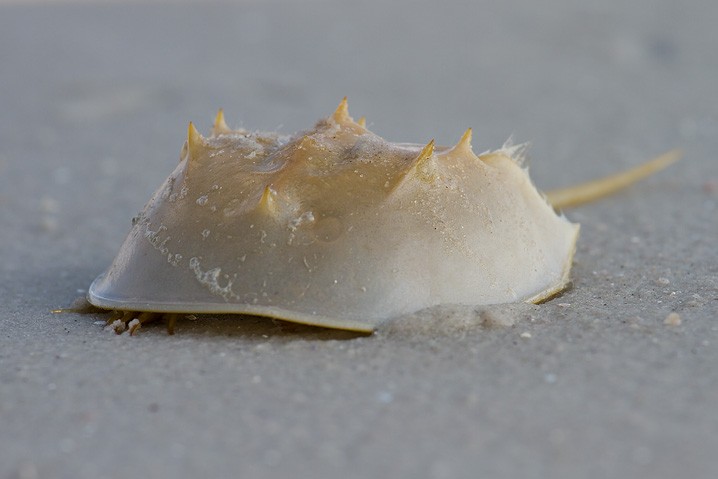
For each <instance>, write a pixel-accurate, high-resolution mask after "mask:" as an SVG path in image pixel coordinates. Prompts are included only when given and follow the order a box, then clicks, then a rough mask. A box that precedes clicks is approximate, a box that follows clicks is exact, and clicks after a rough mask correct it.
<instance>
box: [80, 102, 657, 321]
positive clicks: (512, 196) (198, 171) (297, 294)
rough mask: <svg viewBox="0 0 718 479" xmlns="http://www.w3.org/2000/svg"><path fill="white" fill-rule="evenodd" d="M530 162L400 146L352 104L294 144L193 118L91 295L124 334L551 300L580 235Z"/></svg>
mask: <svg viewBox="0 0 718 479" xmlns="http://www.w3.org/2000/svg"><path fill="white" fill-rule="evenodd" d="M522 155H523V149H522V148H520V147H512V146H505V147H503V148H501V149H499V150H495V151H489V152H486V153H483V154H481V155H478V156H477V155H475V154H474V152H473V151H472V147H471V129H469V130H467V131H466V132H465V133H464V134H463V136H462V137H461V139H460V140H459V141H458V143H457V144H456V145H454V146H452V147H443V146H437V145H435V143H434V141H433V140H432V141H430V142H429V143H428V144H425V145H419V144H406V143H390V142H388V141H386V140H384V139H382V138H381V137H379V136H378V135H376V134H374V133H372V132H371V131H369V130H368V129H367V128H366V123H365V121H364V119H360V120H359V121H354V120H353V119H352V118H351V117H350V116H349V113H348V110H347V102H346V98H345V99H344V100H343V101H342V102H341V104H340V105H339V107H338V108H337V110H336V111H335V112H334V113H333V114H332V115H331V116H329V117H328V118H326V119H323V120H320V121H319V122H318V123H317V124H316V125H315V126H314V128H312V129H311V130H308V131H305V132H301V133H298V134H296V135H293V136H281V135H279V134H277V133H260V132H249V131H245V130H232V129H230V128H229V127H228V126H227V124H226V122H225V120H224V115H223V112H222V110H220V111H219V113H218V115H217V118H216V120H215V123H214V127H213V130H212V133H211V135H210V136H209V137H204V136H202V135H201V134H200V133H199V132H198V131H197V129H196V128H195V127H194V125H193V124H192V123H190V124H189V128H188V135H187V140H186V142H185V144H184V146H183V148H182V152H181V157H180V162H179V164H178V166H177V167H176V169H175V170H174V172H173V173H172V174H171V175H170V176H169V178H167V180H166V181H165V182H164V183H163V184H162V185H161V186H160V188H159V189H158V190H157V191H156V192H155V194H154V195H153V196H152V198H151V199H150V201H149V202H148V203H147V205H146V206H145V208H144V210H143V211H142V212H141V213H140V214H139V215H138V216H137V217H136V218H134V220H133V226H132V229H131V231H130V233H129V235H128V237H127V239H126V240H125V242H124V244H123V245H122V247H121V249H120V251H119V253H118V255H117V257H116V258H115V260H114V261H113V263H112V264H111V266H110V267H109V269H108V270H107V271H105V272H104V273H103V274H101V275H100V276H99V277H98V278H97V279H96V280H95V281H94V282H93V283H92V285H91V287H90V289H89V291H88V295H87V297H88V301H89V302H90V303H91V304H92V305H94V306H96V307H99V308H103V309H109V310H114V311H116V313H115V316H113V319H112V320H113V321H115V325H116V327H117V328H119V329H120V331H121V330H124V327H125V325H128V326H129V327H130V331H131V332H134V330H135V329H136V328H137V327H139V326H140V325H141V324H142V323H143V322H145V321H147V320H149V319H152V318H154V317H156V315H157V314H158V313H159V314H165V315H167V317H168V318H169V319H170V324H171V323H172V322H173V321H174V318H175V317H176V315H177V314H181V313H242V314H251V315H259V316H269V317H273V318H277V319H282V320H286V321H293V322H298V323H304V324H310V325H318V326H324V327H329V328H340V329H346V330H354V331H362V332H371V331H373V330H374V329H375V328H376V326H377V325H379V324H381V323H383V322H385V321H388V320H390V319H391V318H394V317H397V316H401V315H404V314H408V313H412V312H415V311H418V310H421V309H423V308H427V307H431V306H435V305H439V304H472V305H485V304H496V303H506V302H515V301H528V302H534V303H536V302H540V301H543V300H546V299H547V298H549V297H551V296H552V295H555V294H556V293H558V292H560V291H562V290H563V289H564V288H565V287H566V285H567V284H568V281H569V272H570V269H571V263H572V258H573V254H574V250H575V246H576V240H577V237H578V233H579V226H578V225H577V224H574V223H571V222H570V221H568V220H567V219H566V218H565V217H564V216H562V215H559V214H557V213H556V212H555V211H554V209H553V207H552V205H551V204H550V203H549V201H547V199H546V197H545V196H543V195H542V194H541V193H539V191H538V190H537V189H536V188H535V187H534V185H533V184H532V183H531V180H530V179H529V176H528V172H527V169H526V168H524V167H523V157H522ZM643 174H644V175H645V171H644V173H643ZM613 184H614V185H615V181H614V182H613ZM599 189H600V188H599ZM603 190H604V191H605V190H606V185H604V187H603ZM581 191H584V192H585V188H584V189H583V190H581ZM563 193H564V196H565V197H564V198H563V199H560V198H559V199H556V200H555V203H559V204H563V203H561V201H564V202H565V203H566V202H567V201H568V202H570V201H569V200H571V199H572V198H574V199H575V198H576V192H575V191H574V192H573V193H572V192H571V191H568V192H563ZM138 315H139V316H138Z"/></svg>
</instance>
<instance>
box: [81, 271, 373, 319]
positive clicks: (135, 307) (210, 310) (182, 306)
mask: <svg viewBox="0 0 718 479" xmlns="http://www.w3.org/2000/svg"><path fill="white" fill-rule="evenodd" d="M104 276H105V275H104V273H103V274H101V275H100V276H98V277H97V278H96V279H95V281H93V282H92V284H91V285H90V288H89V289H88V291H87V300H88V301H89V302H90V304H92V305H93V306H96V307H98V308H101V309H109V310H121V311H142V312H151V313H178V314H247V315H252V316H261V317H265V318H273V319H279V320H283V321H290V322H294V323H299V324H305V325H308V326H319V327H324V328H332V329H342V330H346V331H355V332H359V333H373V332H374V331H376V326H375V325H373V324H371V323H369V322H363V321H356V320H351V319H337V318H332V317H329V316H321V315H313V314H305V313H298V312H296V311H291V310H288V309H284V308H277V307H273V306H252V305H250V304H243V303H181V302H172V303H166V302H147V301H138V302H132V301H119V300H116V299H110V298H107V297H104V296H101V295H98V294H97V293H96V291H95V288H96V285H97V284H98V283H99V282H100V281H101V280H102V278H104Z"/></svg>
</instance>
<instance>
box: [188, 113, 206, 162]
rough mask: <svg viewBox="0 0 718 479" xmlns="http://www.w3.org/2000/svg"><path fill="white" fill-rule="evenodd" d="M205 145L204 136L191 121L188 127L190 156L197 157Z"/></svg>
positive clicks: (191, 157)
mask: <svg viewBox="0 0 718 479" xmlns="http://www.w3.org/2000/svg"><path fill="white" fill-rule="evenodd" d="M204 145H205V140H204V137H203V136H202V134H201V133H200V132H199V131H197V128H196V127H195V126H194V123H192V122H191V121H190V122H189V126H188V127H187V153H188V154H189V158H190V159H196V158H197V156H198V154H199V152H200V151H201V148H202V147H203V146H204Z"/></svg>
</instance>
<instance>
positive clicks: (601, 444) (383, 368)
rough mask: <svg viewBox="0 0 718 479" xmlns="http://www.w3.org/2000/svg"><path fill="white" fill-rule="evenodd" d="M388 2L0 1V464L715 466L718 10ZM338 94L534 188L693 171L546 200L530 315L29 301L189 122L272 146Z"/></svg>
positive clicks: (599, 473) (112, 245) (83, 263)
mask: <svg viewBox="0 0 718 479" xmlns="http://www.w3.org/2000/svg"><path fill="white" fill-rule="evenodd" d="M15 3H17V2H15ZM35 3H36V2H35ZM385 3H388V2H385ZM385 3H381V2H374V1H364V2H345V3H340V2H326V3H325V2H279V1H275V2H241V3H236V4H231V3H225V4H218V5H211V6H206V5H205V6H202V7H199V6H193V5H191V4H174V3H167V4H161V5H156V4H152V5H145V4H141V3H139V4H128V5H124V6H122V5H93V4H90V3H86V2H85V3H82V4H79V5H70V4H67V5H60V4H58V2H53V5H52V6H47V5H45V6H42V5H36V4H33V5H2V6H0V225H2V227H0V246H2V248H0V285H1V286H2V287H1V288H0V326H1V328H2V329H1V331H0V477H2V478H6V477H7V478H17V479H20V478H21V479H32V478H45V477H53V478H124V477H133V476H136V477H149V478H154V477H158V478H161V477H167V478H184V477H187V478H190V477H198V476H200V475H202V476H204V477H252V478H268V477H311V478H324V477H344V478H354V477H405V478H423V477H427V478H455V477H505V478H515V477H552V478H558V477H561V478H562V477H565V478H584V477H585V478H603V477H650V478H672V477H693V478H709V477H716V476H718V456H717V455H716V451H718V412H717V411H718V409H717V406H716V405H717V404H718V367H717V366H718V322H717V313H718V250H717V246H716V244H717V239H718V160H717V159H716V151H718V117H717V116H716V115H717V112H718V96H716V85H717V84H718V56H716V54H715V51H716V47H717V46H718V45H717V44H716V41H715V36H714V28H715V24H716V22H717V21H718V4H716V3H715V2H713V1H709V0H704V1H701V0H695V1H691V2H683V3H682V4H678V2H671V1H668V0H663V1H648V0H645V1H635V2H624V1H618V0H615V1H602V2H598V1H596V2H593V1H591V2H570V1H559V0H552V1H547V2H533V1H529V0H525V1H518V0H514V1H507V2H501V4H500V5H499V2H491V3H489V2H476V1H472V2H470V1H466V2H463V3H462V2H456V1H453V2H449V1H445V2H427V1H424V2H403V1H401V2H392V3H391V5H386V4H385ZM344 95H348V96H349V100H350V108H351V111H352V113H353V114H354V115H355V116H357V117H358V116H360V115H366V116H367V117H368V119H369V127H370V128H372V129H373V130H374V131H376V132H377V133H379V134H381V135H382V136H385V137H387V138H390V139H393V140H395V141H411V142H426V141H428V140H429V139H431V138H436V139H437V142H438V143H440V144H451V143H453V142H455V141H456V140H457V139H458V137H459V136H460V135H461V133H462V132H463V131H464V130H465V129H466V127H468V126H471V127H473V128H474V147H475V149H476V150H477V151H483V150H486V149H490V148H495V147H498V146H500V145H501V144H502V143H503V141H504V140H505V139H506V138H507V137H508V136H509V135H513V136H514V138H515V139H516V140H517V141H525V140H528V141H531V142H532V148H531V157H532V163H531V172H532V175H533V178H534V180H535V181H536V183H537V184H538V185H539V186H540V187H541V188H551V187H556V186H563V185H568V184H572V183H575V182H578V181H581V180H585V179H589V178H592V177H595V176H599V175H603V174H608V173H611V172H614V171H616V170H620V169H623V168H627V167H630V166H633V165H635V164H638V163H639V162H641V161H643V160H645V159H648V158H650V157H651V156H654V155H656V154H659V153H661V152H663V151H666V150H668V149H671V148H674V147H680V148H682V149H683V150H684V151H685V159H684V160H683V161H682V163H681V164H679V165H678V166H676V167H673V168H672V169H671V170H670V171H667V172H665V173H663V174H660V175H658V176H656V177H653V178H651V179H649V180H647V181H645V182H643V183H641V184H639V185H636V186H635V187H634V188H632V189H630V190H629V191H626V192H623V193H621V194H618V195H616V196H614V197H612V198H609V199H607V200H605V201H601V202H599V203H596V204H593V205H589V206H586V207H583V208H581V209H577V210H573V211H570V212H568V213H567V214H568V215H569V217H570V218H571V219H572V220H574V221H578V222H580V223H581V224H582V237H581V239H580V244H579V247H578V252H577V256H576V261H575V265H574V271H573V280H574V286H573V289H571V290H569V291H567V292H566V293H565V294H564V295H563V296H561V297H559V298H557V299H555V300H552V301H550V302H548V303H546V304H543V305H541V306H525V305H519V306H504V307H494V308H489V309H487V310H483V309H481V308H458V309H457V308H454V309H452V308H439V309H437V310H434V311H429V312H425V313H422V314H420V315H417V316H416V317H414V318H404V319H402V320H400V321H397V322H395V323H392V324H389V325H387V326H385V327H383V328H381V329H380V330H379V331H378V332H377V333H376V334H375V335H373V336H357V335H352V334H348V333H342V332H334V331H328V330H322V329H313V328H308V327H299V326H292V325H288V324H283V323H279V322H273V321H271V320H264V319H256V318H242V317H238V316H234V317H200V318H199V319H197V320H194V321H190V320H184V321H181V322H180V323H179V324H178V326H177V334H176V335H175V336H168V335H167V334H166V333H165V330H164V329H163V327H162V326H159V325H158V326H147V327H145V328H143V329H142V330H141V334H139V335H137V336H135V337H129V336H127V335H122V336H117V335H115V334H113V333H111V332H108V331H105V330H104V329H103V325H102V324H103V323H102V322H101V321H102V320H103V317H102V316H98V315H84V316H83V315H77V314H60V315H53V314H51V313H50V311H51V310H52V309H53V308H56V307H62V306H67V305H69V304H70V303H71V302H72V300H73V299H74V298H75V297H77V296H82V295H83V294H84V292H85V291H86V289H87V287H88V285H89V284H90V282H91V281H92V279H93V278H94V277H95V276H96V275H97V274H99V273H100V272H101V271H102V270H103V269H104V268H105V267H106V266H107V265H108V264H109V262H110V261H111V260H112V258H113V257H114V255H115V253H116V251H117V249H118V248H119V245H120V243H121V242H122V240H123V238H124V235H125V234H126V233H127V231H128V228H129V225H130V219H131V218H132V216H133V215H134V214H135V213H136V212H137V211H138V210H139V209H140V208H141V207H142V206H143V204H144V203H145V201H147V199H148V198H149V196H150V194H151V192H152V191H153V190H154V189H155V188H156V187H158V186H159V184H160V183H161V181H162V180H163V179H164V178H165V177H166V176H167V175H168V174H169V172H170V171H171V170H172V169H173V168H174V165H175V164H176V162H177V157H178V154H179V150H180V147H181V145H182V141H183V139H184V138H183V137H184V134H185V131H186V125H187V122H188V121H189V120H193V121H195V122H196V123H197V124H198V126H199V127H200V128H201V129H203V130H204V131H206V130H207V129H208V128H209V127H210V125H211V121H212V119H213V116H214V114H215V112H216V109H217V108H218V107H224V108H225V111H226V115H227V119H228V121H229V123H230V124H232V125H234V126H244V127H247V128H253V129H254V128H257V129H276V128H279V129H280V130H281V131H284V132H287V133H289V132H292V131H295V130H297V129H301V128H306V127H308V126H310V125H311V124H313V122H314V121H315V120H316V119H318V118H320V117H322V116H324V115H327V114H329V113H330V112H331V111H332V110H333V109H334V107H335V106H336V104H337V102H338V101H339V99H341V98H342V97H343V96H344ZM671 313H677V314H678V315H679V316H680V319H681V321H680V324H675V323H676V322H677V321H675V319H676V318H675V316H672V317H671V318H672V322H673V325H670V324H665V323H664V321H665V319H666V318H667V317H668V316H669V314H671ZM487 318H488V319H487ZM669 322H671V321H669Z"/></svg>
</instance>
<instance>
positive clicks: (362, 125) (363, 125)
mask: <svg viewBox="0 0 718 479" xmlns="http://www.w3.org/2000/svg"><path fill="white" fill-rule="evenodd" d="M357 125H359V126H361V127H362V128H364V129H365V130H366V117H365V116H363V117H361V118H359V120H358V121H357Z"/></svg>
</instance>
